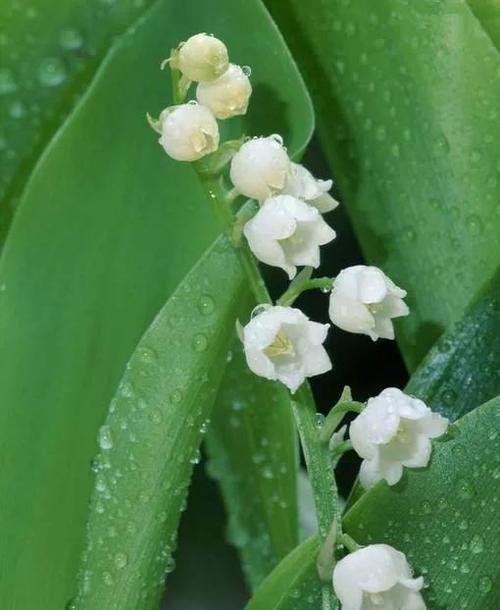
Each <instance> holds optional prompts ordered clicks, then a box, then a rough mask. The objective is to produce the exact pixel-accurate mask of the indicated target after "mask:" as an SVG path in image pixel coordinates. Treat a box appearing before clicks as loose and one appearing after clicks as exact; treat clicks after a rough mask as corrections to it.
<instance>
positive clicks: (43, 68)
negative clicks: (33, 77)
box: [37, 57, 66, 87]
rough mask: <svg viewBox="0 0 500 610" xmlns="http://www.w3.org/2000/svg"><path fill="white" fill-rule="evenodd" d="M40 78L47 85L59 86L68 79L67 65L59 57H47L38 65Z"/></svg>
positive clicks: (41, 82)
mask: <svg viewBox="0 0 500 610" xmlns="http://www.w3.org/2000/svg"><path fill="white" fill-rule="evenodd" d="M37 76H38V80H39V81H40V84H42V85H44V86H46V87H57V86H58V85H60V84H61V83H63V82H64V80H65V79H66V66H65V65H64V62H63V61H62V59H60V58H59V57H47V58H46V59H44V60H42V62H41V63H40V65H39V67H38V73H37Z"/></svg>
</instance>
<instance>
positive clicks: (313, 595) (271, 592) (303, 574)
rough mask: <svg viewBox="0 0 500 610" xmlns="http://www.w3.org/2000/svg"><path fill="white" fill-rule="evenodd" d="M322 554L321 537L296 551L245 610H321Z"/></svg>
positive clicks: (276, 569)
mask: <svg viewBox="0 0 500 610" xmlns="http://www.w3.org/2000/svg"><path fill="white" fill-rule="evenodd" d="M318 550H319V542H318V537H317V536H312V537H311V538H309V539H308V540H306V541H305V542H303V543H302V544H301V545H300V546H298V547H297V548H296V549H294V550H293V551H292V552H291V553H290V554H289V555H287V556H286V557H285V559H283V561H282V562H281V563H280V564H279V565H278V566H277V567H276V568H275V570H274V571H273V572H272V573H271V574H270V575H269V576H268V577H267V578H266V580H265V581H264V582H263V583H262V585H261V586H260V587H259V588H258V589H257V593H256V594H255V595H254V596H253V597H252V599H251V600H250V601H249V602H248V604H247V605H246V606H245V610H299V609H300V610H309V609H311V610H313V609H314V610H317V609H318V608H319V607H320V604H321V588H320V583H319V579H318V572H317V570H316V557H317V555H318Z"/></svg>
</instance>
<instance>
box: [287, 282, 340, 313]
mask: <svg viewBox="0 0 500 610" xmlns="http://www.w3.org/2000/svg"><path fill="white" fill-rule="evenodd" d="M334 281H335V280H334V279H332V278H330V277H315V278H310V279H307V280H303V281H302V282H296V283H295V282H292V283H291V284H290V286H289V287H288V289H287V290H286V291H285V292H284V293H283V294H282V295H281V296H280V298H279V299H278V300H277V301H276V303H277V304H278V305H285V306H286V305H292V304H293V302H294V301H295V299H296V298H298V297H299V296H300V295H301V294H302V293H303V292H305V291H306V290H314V289H315V288H319V289H320V290H324V291H328V290H331V289H332V287H333V282H334Z"/></svg>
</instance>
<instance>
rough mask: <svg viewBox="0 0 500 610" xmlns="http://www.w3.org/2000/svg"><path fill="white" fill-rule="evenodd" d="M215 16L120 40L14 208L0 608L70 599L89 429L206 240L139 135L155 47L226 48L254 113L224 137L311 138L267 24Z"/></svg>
mask: <svg viewBox="0 0 500 610" xmlns="http://www.w3.org/2000/svg"><path fill="white" fill-rule="evenodd" d="M224 6H225V3H222V2H220V1H218V2H217V10H214V5H213V4H212V3H206V4H203V5H200V4H199V3H198V2H194V1H190V2H184V3H182V5H180V4H179V3H177V2H172V1H170V0H169V1H164V2H160V3H158V4H156V5H155V6H154V7H153V8H152V9H151V10H150V11H149V12H148V14H147V16H146V17H145V18H144V19H143V20H141V21H140V23H139V24H138V25H137V27H136V28H133V29H131V30H130V31H129V32H128V33H127V34H126V35H124V36H123V37H122V38H121V39H120V40H118V41H117V42H116V44H115V45H114V47H113V49H112V51H111V53H110V55H109V56H108V58H107V59H106V61H105V62H104V64H103V66H102V67H101V69H100V70H99V73H98V74H97V77H96V79H95V81H94V82H93V84H92V86H91V88H90V89H89V91H88V92H87V94H86V95H85V97H84V99H83V100H82V101H81V103H80V104H79V106H78V108H77V109H76V111H75V112H74V114H73V115H72V116H71V118H70V119H69V120H68V122H67V123H66V124H65V125H64V127H63V129H62V130H60V131H59V132H58V134H57V137H56V138H55V139H54V140H53V141H52V143H51V145H50V147H49V148H48V150H47V151H46V152H45V154H44V156H43V158H42V159H41V161H40V163H39V164H38V165H37V168H36V171H35V172H34V174H33V175H32V177H31V178H30V181H29V183H28V186H27V188H26V191H25V192H24V194H23V198H22V200H21V202H20V206H19V212H18V214H17V215H16V219H15V222H14V224H13V226H12V229H11V232H10V233H9V238H8V240H7V243H6V246H5V250H4V253H3V257H2V261H1V265H0V286H1V287H2V292H1V293H0V329H1V336H2V351H3V353H4V355H5V356H4V358H3V366H2V367H1V371H0V382H1V387H2V406H1V410H0V422H1V425H0V435H1V436H2V438H1V443H2V454H3V456H4V457H3V459H4V460H5V464H7V465H8V467H7V468H4V469H2V472H1V478H0V492H1V495H2V497H3V498H4V499H5V501H4V502H3V504H2V507H1V511H0V528H1V531H3V532H6V536H5V539H4V541H3V552H4V555H3V556H4V557H5V558H6V560H7V558H9V557H16V561H15V562H12V561H6V562H5V564H4V565H3V567H2V570H1V571H0V597H1V599H2V601H3V603H4V604H5V606H6V607H9V606H11V605H12V604H13V603H14V602H13V601H12V600H13V598H14V597H13V596H15V599H16V603H17V604H18V605H19V606H26V607H34V606H40V607H47V608H52V607H61V606H64V604H65V603H66V602H67V601H68V599H69V598H70V597H71V596H72V595H73V594H74V592H75V589H76V585H75V578H76V570H77V564H78V558H79V554H80V551H81V548H82V543H83V538H84V531H85V529H84V525H85V521H86V519H87V510H88V508H87V502H88V497H89V493H90V489H91V484H92V477H91V474H92V473H91V471H90V466H89V464H90V461H91V459H92V458H93V457H94V455H95V453H96V450H97V445H96V440H95V439H96V435H97V431H98V428H99V426H100V425H101V424H102V423H103V420H104V417H105V414H106V411H107V408H108V405H109V402H110V400H111V398H112V397H113V395H114V393H115V390H116V387H117V384H118V381H119V380H120V378H121V376H122V374H123V370H124V368H125V364H126V362H127V361H128V359H129V357H130V355H131V353H132V352H133V350H134V348H135V347H136V345H137V343H138V341H139V339H140V337H141V336H142V334H143V333H144V331H145V330H146V328H147V327H148V326H149V324H150V322H151V320H152V319H153V317H154V316H155V314H156V313H157V312H158V310H159V309H160V307H161V306H162V305H163V304H164V303H165V301H166V299H167V298H168V297H169V295H170V294H171V293H172V291H173V290H174V288H175V287H176V286H177V284H178V283H179V281H180V280H181V279H182V278H183V276H184V275H185V274H186V272H187V271H188V270H189V269H190V267H191V266H192V265H193V264H194V263H195V262H196V260H197V259H198V258H199V256H200V255H201V254H202V252H203V250H204V249H205V248H206V247H207V246H208V245H209V244H210V243H211V242H212V240H213V239H214V237H215V236H216V234H217V230H216V227H215V222H214V221H213V219H212V216H211V212H210V211H209V209H208V206H207V205H206V202H205V197H204V194H203V192H202V191H201V189H200V187H199V185H198V184H197V182H196V180H195V178H194V175H193V173H192V170H191V168H190V167H188V166H186V165H183V164H178V163H174V162H172V161H170V160H169V159H167V158H166V157H165V155H164V154H163V153H162V151H161V149H160V147H159V146H158V144H157V141H156V140H157V137H156V136H155V134H154V133H153V132H151V130H150V129H149V127H148V126H147V124H146V122H145V118H144V117H145V113H146V112H147V111H150V112H151V113H153V114H154V113H157V112H159V110H160V109H161V108H162V107H164V106H165V105H167V104H168V103H169V101H170V99H171V97H170V93H169V84H168V79H167V77H166V75H165V74H162V73H161V72H160V71H159V68H158V66H159V62H160V61H161V59H162V58H163V57H164V56H165V53H166V52H168V51H167V49H168V48H169V47H170V46H171V45H172V44H175V43H176V42H177V41H179V40H182V39H183V38H185V37H186V36H187V35H189V34H191V33H192V32H193V30H195V31H199V30H205V31H209V32H214V33H216V34H218V35H220V36H221V37H223V38H225V40H226V41H227V43H228V46H229V48H230V50H231V53H232V58H233V59H234V61H236V62H238V63H241V64H244V63H246V62H248V63H252V68H253V77H252V78H253V83H254V89H255V97H256V99H259V97H260V100H261V101H260V103H257V104H255V105H254V106H253V109H252V111H251V112H250V113H249V115H248V117H247V118H246V120H245V121H244V122H243V121H238V120H235V121H232V122H230V125H229V126H228V132H232V133H238V134H239V133H240V131H241V130H243V131H245V132H247V133H254V132H256V131H261V132H264V133H265V132H268V131H269V130H270V129H271V126H273V131H275V130H276V127H278V129H280V130H281V131H282V132H283V133H284V134H285V136H286V137H287V140H288V143H289V146H290V148H291V150H298V149H300V148H301V147H302V146H303V145H304V144H305V142H306V141H307V139H308V137H309V134H310V130H311V125H312V119H311V109H310V104H309V100H308V98H307V95H306V93H305V90H304V88H303V85H302V82H301V80H300V77H299V75H298V73H297V71H296V68H295V66H294V64H293V63H292V61H291V59H290V56H289V54H288V52H287V50H286V48H285V46H284V44H283V41H282V39H281V38H280V36H279V34H278V33H277V30H276V29H275V26H274V25H273V23H272V22H271V21H270V19H269V17H268V15H267V13H266V12H265V10H264V9H263V8H262V6H261V5H260V4H259V3H257V2H247V1H245V2H238V3H236V4H235V3H234V2H232V3H231V8H230V10H229V8H226V9H224ZM242 24H244V27H245V28H247V27H248V28H250V29H252V30H253V31H259V32H260V35H262V40H263V41H265V42H264V43H262V44H259V45H258V46H255V45H254V44H253V42H252V40H251V38H250V37H247V36H241V35H240V33H239V29H238V28H239V27H240V26H242ZM285 100H286V101H287V106H286V110H285V111H283V105H284V103H285ZM290 100H291V103H288V102H289V101H290ZM263 101H264V102H263ZM265 101H267V104H266V103H265ZM275 113H277V115H276V116H277V117H278V118H277V120H275V118H274V116H275ZM76 435H77V436H78V442H75V438H76ZM27 541H29V551H28V546H27Z"/></svg>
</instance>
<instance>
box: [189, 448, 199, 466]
mask: <svg viewBox="0 0 500 610" xmlns="http://www.w3.org/2000/svg"><path fill="white" fill-rule="evenodd" d="M200 460H201V453H200V450H199V449H197V450H196V452H195V453H194V455H193V456H192V458H191V459H190V460H189V461H190V462H191V464H199V463H200Z"/></svg>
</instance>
